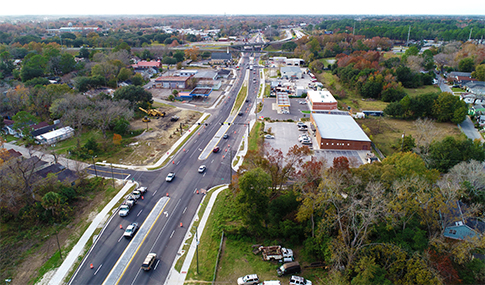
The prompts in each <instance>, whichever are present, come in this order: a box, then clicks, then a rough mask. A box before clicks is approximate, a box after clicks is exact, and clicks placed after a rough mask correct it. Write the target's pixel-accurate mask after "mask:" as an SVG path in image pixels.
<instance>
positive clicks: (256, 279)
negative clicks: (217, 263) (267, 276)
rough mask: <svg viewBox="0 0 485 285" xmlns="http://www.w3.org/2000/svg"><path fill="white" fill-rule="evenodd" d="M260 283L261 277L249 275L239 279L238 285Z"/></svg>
mask: <svg viewBox="0 0 485 285" xmlns="http://www.w3.org/2000/svg"><path fill="white" fill-rule="evenodd" d="M258 283H259V277H258V275H256V274H249V275H246V276H243V277H239V278H238V279H237V285H253V284H258Z"/></svg>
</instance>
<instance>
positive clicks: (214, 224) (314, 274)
mask: <svg viewBox="0 0 485 285" xmlns="http://www.w3.org/2000/svg"><path fill="white" fill-rule="evenodd" d="M241 226H242V224H241V221H240V220H239V218H238V215H237V213H236V207H235V206H234V197H233V194H232V192H231V190H230V189H226V190H223V191H222V192H221V193H219V195H218V197H217V200H216V202H215V203H214V207H213V208H212V212H211V214H210V216H209V220H208V221H207V224H206V228H205V229H204V233H203V234H202V237H201V238H200V244H199V274H197V261H196V259H195V258H194V259H193V260H192V263H191V266H190V269H189V271H188V274H187V279H186V281H185V284H200V283H205V282H211V281H212V279H213V274H214V267H215V264H216V260H217V253H218V250H219V244H220V241H221V234H222V230H224V231H225V235H224V241H223V245H222V251H221V255H220V259H219V264H218V267H217V274H216V279H215V281H216V284H223V283H232V284H234V283H235V282H236V280H237V278H238V277H241V276H244V275H247V274H258V276H259V279H260V281H263V280H280V281H281V283H282V284H288V282H289V276H286V277H277V274H276V269H277V268H278V267H279V266H281V264H279V263H276V262H268V261H263V260H262V259H261V255H255V254H253V253H252V245H254V244H259V243H261V242H262V241H261V240H256V239H255V238H251V237H247V236H241V235H238V234H232V233H235V232H237V229H238V228H240V227H241ZM263 242H264V244H265V245H270V244H271V245H273V244H279V242H278V241H274V240H264V241H263ZM296 252H299V249H297V250H296ZM297 258H298V256H297ZM298 261H299V262H300V263H302V268H303V270H302V274H301V275H302V276H304V277H306V278H311V279H310V280H312V281H313V283H314V284H321V283H318V282H317V280H318V279H321V277H323V276H325V275H326V273H325V271H323V270H318V271H316V270H311V269H305V268H304V265H305V264H306V263H305V261H304V260H302V258H299V259H298Z"/></svg>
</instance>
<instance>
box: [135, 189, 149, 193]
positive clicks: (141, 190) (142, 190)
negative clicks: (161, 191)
mask: <svg viewBox="0 0 485 285" xmlns="http://www.w3.org/2000/svg"><path fill="white" fill-rule="evenodd" d="M136 190H138V191H140V193H142V194H145V193H146V192H147V191H148V188H147V187H138V189H136Z"/></svg>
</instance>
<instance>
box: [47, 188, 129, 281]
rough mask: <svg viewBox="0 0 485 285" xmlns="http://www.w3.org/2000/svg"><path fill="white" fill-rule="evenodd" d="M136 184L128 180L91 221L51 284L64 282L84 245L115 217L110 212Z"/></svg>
mask: <svg viewBox="0 0 485 285" xmlns="http://www.w3.org/2000/svg"><path fill="white" fill-rule="evenodd" d="M134 185H136V184H135V183H132V182H126V184H125V186H124V187H123V188H121V190H120V191H119V192H118V194H116V196H115V197H114V198H113V199H112V200H111V201H110V202H109V203H108V204H107V205H106V207H104V208H103V210H101V212H100V213H99V214H98V215H97V216H96V218H94V220H93V221H92V222H91V225H90V226H89V227H88V229H87V230H86V231H85V232H84V234H83V235H82V236H81V238H80V239H79V241H78V242H77V243H76V245H75V246H74V247H73V248H72V250H71V251H70V252H69V254H68V255H67V257H66V259H64V261H63V262H62V264H61V266H60V267H59V268H57V270H56V273H55V274H54V276H52V278H51V280H50V281H49V284H52V285H54V284H64V278H65V277H66V275H67V274H68V273H69V270H70V269H71V268H72V266H73V265H74V264H75V263H76V261H77V260H78V257H79V256H80V255H82V254H83V253H84V247H85V246H86V243H87V242H88V241H89V239H90V238H91V236H92V235H93V233H94V231H95V230H96V229H97V228H98V227H99V225H100V224H101V223H103V222H105V221H106V219H107V218H109V217H110V216H111V217H114V215H112V214H111V213H110V211H111V209H112V208H113V207H114V206H115V205H116V203H118V201H119V200H120V199H121V198H123V197H124V196H125V195H126V193H127V192H128V190H130V188H131V187H133V186H134ZM107 224H108V223H105V224H104V226H106V225H107ZM102 232H103V230H101V233H102ZM101 233H100V234H101ZM96 241H97V240H96ZM96 241H94V243H93V246H94V244H95V243H96ZM91 248H93V247H91ZM83 263H84V260H83ZM83 263H81V265H80V266H79V267H82V266H83Z"/></svg>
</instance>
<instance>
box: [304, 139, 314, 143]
mask: <svg viewBox="0 0 485 285" xmlns="http://www.w3.org/2000/svg"><path fill="white" fill-rule="evenodd" d="M301 143H302V144H312V141H311V140H310V139H304V140H302V141H301Z"/></svg>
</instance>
